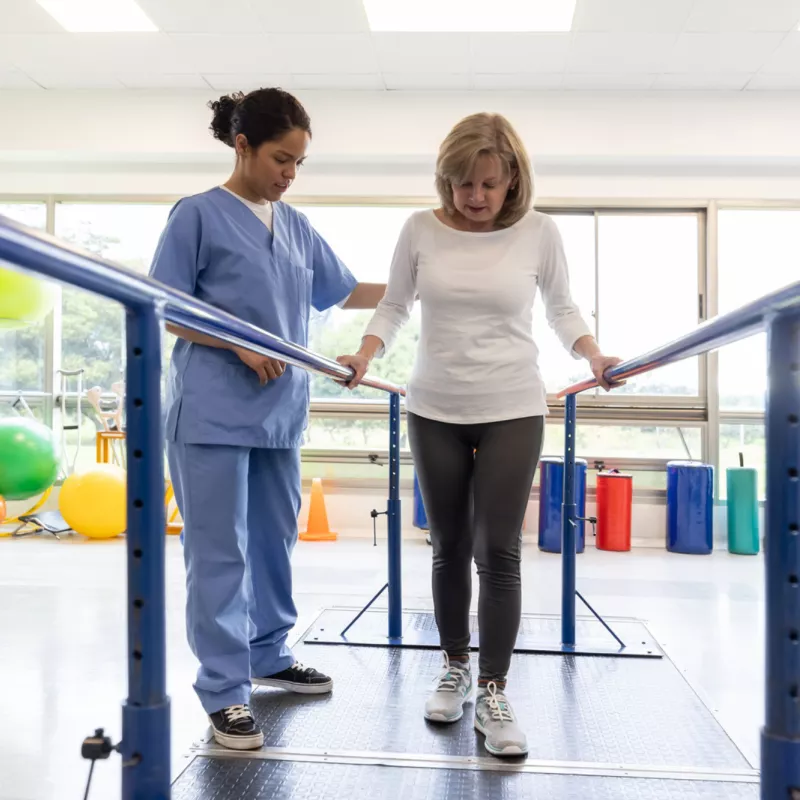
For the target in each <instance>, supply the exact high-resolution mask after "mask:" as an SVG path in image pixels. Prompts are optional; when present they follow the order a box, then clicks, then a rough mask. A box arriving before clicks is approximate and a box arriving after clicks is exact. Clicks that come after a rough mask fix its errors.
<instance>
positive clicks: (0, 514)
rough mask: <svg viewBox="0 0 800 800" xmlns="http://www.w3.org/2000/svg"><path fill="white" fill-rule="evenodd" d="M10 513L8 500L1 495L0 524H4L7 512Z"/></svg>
mask: <svg viewBox="0 0 800 800" xmlns="http://www.w3.org/2000/svg"><path fill="white" fill-rule="evenodd" d="M7 513H8V509H6V501H5V500H3V498H2V497H0V525H2V524H3V522H4V521H5V518H6V514H7Z"/></svg>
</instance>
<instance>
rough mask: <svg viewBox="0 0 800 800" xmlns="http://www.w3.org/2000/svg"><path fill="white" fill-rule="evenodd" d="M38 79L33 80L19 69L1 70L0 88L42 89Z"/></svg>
mask: <svg viewBox="0 0 800 800" xmlns="http://www.w3.org/2000/svg"><path fill="white" fill-rule="evenodd" d="M41 88H42V87H41V86H39V84H38V83H36V81H33V80H31V79H30V78H29V77H28V76H27V75H26V74H25V73H24V72H20V71H19V70H16V69H13V70H0V89H41Z"/></svg>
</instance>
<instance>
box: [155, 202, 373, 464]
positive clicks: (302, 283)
mask: <svg viewBox="0 0 800 800" xmlns="http://www.w3.org/2000/svg"><path fill="white" fill-rule="evenodd" d="M273 228H274V233H270V231H269V229H268V228H267V226H266V225H264V223H263V222H262V221H261V220H260V219H258V217H256V215H255V214H254V213H253V212H252V211H251V210H250V209H249V208H247V206H245V205H244V203H242V202H240V201H239V200H238V199H237V198H236V197H234V196H233V195H231V194H230V193H229V192H226V191H225V190H223V189H220V188H215V189H211V190H210V191H208V192H204V193H202V194H198V195H194V196H192V197H187V198H185V199H183V200H181V201H179V202H178V203H177V205H175V207H174V208H173V209H172V211H171V212H170V216H169V221H168V222H167V226H166V228H165V229H164V232H163V233H162V235H161V240H160V242H159V245H158V249H157V250H156V254H155V257H154V259H153V265H152V267H151V270H150V274H151V275H152V276H153V277H154V278H156V279H157V280H159V281H162V282H163V283H165V284H167V285H168V286H171V287H173V288H175V289H179V290H180V291H182V292H186V293H187V294H191V295H193V296H194V297H196V298H198V299H199V300H204V301H205V302H207V303H210V304H211V305H213V306H216V307H217V308H220V309H222V310H224V311H227V312H229V313H231V314H233V315H235V316H237V317H239V318H240V319H242V320H245V321H246V322H250V323H252V324H253V325H257V326H258V327H260V328H263V329H264V330H266V331H269V332H270V333H273V334H275V335H277V336H280V337H281V338H282V339H286V340H287V341H290V342H295V343H296V344H299V345H302V346H304V347H305V346H306V345H307V344H308V321H309V316H310V314H311V307H312V306H313V307H314V308H316V309H317V310H318V311H324V310H325V309H327V308H330V307H331V306H334V305H336V304H337V303H339V302H341V301H342V300H344V299H345V298H346V297H347V296H348V295H349V294H350V293H351V292H352V291H353V289H354V288H355V286H356V284H357V281H356V279H355V278H354V277H353V275H352V274H351V273H350V271H349V270H348V269H347V267H345V265H344V264H343V263H342V262H341V261H340V260H339V259H338V258H337V257H336V255H335V254H334V252H333V250H331V248H330V247H329V246H328V244H327V243H326V242H325V240H324V239H323V238H322V237H321V236H320V235H319V234H318V233H317V232H316V231H315V230H314V229H313V228H312V227H311V224H310V223H309V221H308V220H307V219H306V218H305V216H303V215H302V214H301V213H300V212H298V211H296V210H295V209H293V208H291V206H288V205H286V204H284V203H275V204H274V217H273ZM308 405H309V375H308V373H307V372H306V371H305V370H302V369H299V368H298V367H292V366H288V367H287V369H286V372H285V373H284V374H283V375H282V376H281V377H280V378H279V379H278V380H275V381H270V382H269V383H267V385H266V386H261V385H260V384H259V382H258V377H257V375H256V373H255V372H254V371H253V370H251V369H250V367H248V366H247V365H245V364H244V363H243V362H242V361H241V360H240V359H239V357H238V356H237V355H236V354H235V353H233V352H231V351H230V350H223V349H218V348H213V347H205V346H203V345H197V344H192V343H191V342H187V341H185V340H184V339H179V340H178V341H177V342H176V344H175V349H174V351H173V353H172V361H171V363H170V369H169V379H168V382H167V420H166V434H167V439H168V440H170V441H177V442H182V443H184V444H220V445H239V446H243V447H274V448H290V447H298V446H299V445H300V444H301V443H302V437H303V431H304V430H305V427H306V424H307V421H308Z"/></svg>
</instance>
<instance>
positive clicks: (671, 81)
mask: <svg viewBox="0 0 800 800" xmlns="http://www.w3.org/2000/svg"><path fill="white" fill-rule="evenodd" d="M751 77H752V73H749V72H746V73H738V74H737V73H730V74H726V73H721V74H715V73H713V72H706V73H702V74H696V73H683V74H676V75H668V74H664V75H659V76H658V78H656V82H655V83H654V84H653V88H654V89H664V90H675V91H677V90H681V91H682V90H684V89H688V90H696V91H738V90H740V89H744V87H745V86H746V85H747V82H748V81H749V80H750V78H751Z"/></svg>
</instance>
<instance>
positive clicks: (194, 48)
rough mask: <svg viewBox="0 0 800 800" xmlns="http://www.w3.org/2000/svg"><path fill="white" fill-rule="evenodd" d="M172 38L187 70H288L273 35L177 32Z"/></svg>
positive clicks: (214, 72) (213, 71) (248, 72)
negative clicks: (273, 44)
mask: <svg viewBox="0 0 800 800" xmlns="http://www.w3.org/2000/svg"><path fill="white" fill-rule="evenodd" d="M169 38H170V39H171V40H172V41H173V42H174V43H175V49H176V50H177V52H178V54H179V55H180V57H181V59H182V60H183V62H184V63H185V64H186V66H187V67H188V69H187V70H186V71H187V72H199V73H202V74H204V73H211V74H220V73H221V74H225V73H228V74H233V73H245V74H251V75H258V74H260V73H270V72H281V71H283V70H285V71H286V72H288V70H286V67H285V65H283V64H280V63H279V61H280V59H279V58H278V57H277V56H276V55H275V54H274V53H273V52H272V51H271V48H270V39H269V38H268V37H267V36H264V35H262V34H257V33H255V34H250V35H246V34H219V35H217V34H210V33H205V34H204V33H176V34H171V35H170V37H169ZM175 71H176V72H180V71H181V70H175Z"/></svg>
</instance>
